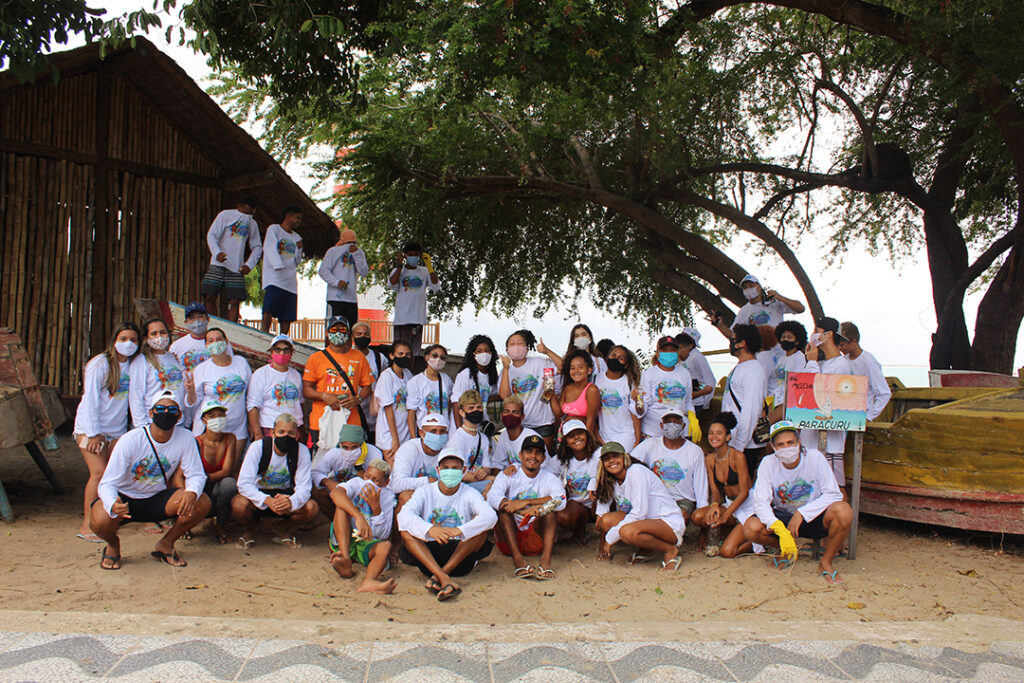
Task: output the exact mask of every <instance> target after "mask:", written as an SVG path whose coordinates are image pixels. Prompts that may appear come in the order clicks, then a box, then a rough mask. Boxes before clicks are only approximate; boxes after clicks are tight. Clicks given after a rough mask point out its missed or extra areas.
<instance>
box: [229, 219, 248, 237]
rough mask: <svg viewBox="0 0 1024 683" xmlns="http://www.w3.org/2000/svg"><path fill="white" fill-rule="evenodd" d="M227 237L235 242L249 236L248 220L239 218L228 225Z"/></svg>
mask: <svg viewBox="0 0 1024 683" xmlns="http://www.w3.org/2000/svg"><path fill="white" fill-rule="evenodd" d="M228 235H230V236H231V237H233V238H235V239H237V240H244V239H245V238H246V237H248V236H249V220H248V219H247V218H239V219H238V220H237V221H235V222H234V223H232V224H231V225H229V226H228Z"/></svg>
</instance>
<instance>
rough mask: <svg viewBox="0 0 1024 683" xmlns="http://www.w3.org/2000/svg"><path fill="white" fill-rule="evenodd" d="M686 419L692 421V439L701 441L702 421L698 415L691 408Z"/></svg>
mask: <svg viewBox="0 0 1024 683" xmlns="http://www.w3.org/2000/svg"><path fill="white" fill-rule="evenodd" d="M686 419H687V420H689V422H690V439H692V440H693V442H694V443H700V437H701V436H702V432H701V431H700V422H699V421H698V420H697V415H696V414H695V413H694V412H693V411H692V410H691V411H688V412H687V413H686Z"/></svg>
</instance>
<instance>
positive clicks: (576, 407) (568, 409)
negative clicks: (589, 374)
mask: <svg viewBox="0 0 1024 683" xmlns="http://www.w3.org/2000/svg"><path fill="white" fill-rule="evenodd" d="M591 386H593V382H587V386H585V387H583V391H581V392H580V396H579V398H577V399H576V400H575V401H573V402H572V403H563V404H562V412H563V413H564V414H566V415H571V416H572V417H586V416H587V389H589V388H590V387H591Z"/></svg>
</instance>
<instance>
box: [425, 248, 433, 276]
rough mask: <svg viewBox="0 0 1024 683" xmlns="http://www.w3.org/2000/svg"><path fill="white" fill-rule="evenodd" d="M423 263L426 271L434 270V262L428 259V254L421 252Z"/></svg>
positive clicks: (431, 271)
mask: <svg viewBox="0 0 1024 683" xmlns="http://www.w3.org/2000/svg"><path fill="white" fill-rule="evenodd" d="M423 265H424V266H426V267H427V272H428V273H433V272H434V264H433V263H432V262H431V260H430V254H428V253H427V252H423Z"/></svg>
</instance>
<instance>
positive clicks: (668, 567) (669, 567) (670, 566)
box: [661, 555, 683, 574]
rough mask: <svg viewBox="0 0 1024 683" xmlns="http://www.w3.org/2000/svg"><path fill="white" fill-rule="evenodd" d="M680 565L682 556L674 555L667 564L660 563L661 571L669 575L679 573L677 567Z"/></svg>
mask: <svg viewBox="0 0 1024 683" xmlns="http://www.w3.org/2000/svg"><path fill="white" fill-rule="evenodd" d="M682 563H683V556H682V555H676V556H675V557H673V558H672V559H671V560H669V561H668V562H662V563H661V571H663V572H666V573H669V574H673V573H675V572H677V571H679V565H681V564H682Z"/></svg>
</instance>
